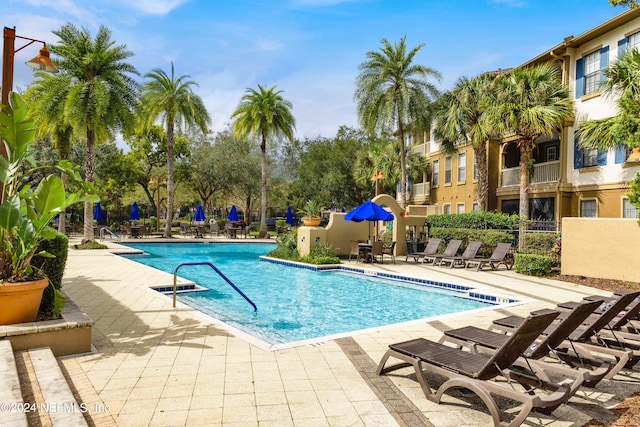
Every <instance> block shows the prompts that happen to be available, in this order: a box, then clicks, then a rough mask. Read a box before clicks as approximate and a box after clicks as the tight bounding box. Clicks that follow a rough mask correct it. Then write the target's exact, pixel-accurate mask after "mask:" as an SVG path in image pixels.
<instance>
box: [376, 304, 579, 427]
mask: <svg viewBox="0 0 640 427" xmlns="http://www.w3.org/2000/svg"><path fill="white" fill-rule="evenodd" d="M557 315H558V312H557V311H552V310H548V311H546V312H545V313H538V314H532V315H531V316H529V317H528V318H527V319H526V320H525V321H524V322H523V323H522V326H521V327H520V328H518V330H517V331H515V332H514V333H513V334H512V335H510V336H509V337H508V338H507V340H506V342H505V343H504V344H503V345H502V346H500V347H499V348H497V349H496V351H495V353H493V354H492V355H488V354H484V353H475V354H474V353H470V352H468V351H464V350H461V349H458V348H453V347H450V346H448V345H444V344H440V343H437V342H434V341H430V340H427V339H425V338H417V339H413V340H410V341H406V342H401V343H397V344H391V345H390V346H389V350H387V352H386V353H385V354H384V356H383V357H382V359H381V360H380V363H379V364H378V368H377V373H378V375H382V374H385V373H387V372H390V371H393V370H395V369H400V368H404V367H407V366H413V369H414V371H415V375H416V377H417V379H418V382H419V383H420V386H421V387H422V391H423V392H424V394H425V396H426V398H427V399H428V400H430V401H432V402H435V403H440V400H441V398H442V395H443V394H444V393H445V392H446V391H447V390H448V389H450V388H453V387H464V388H467V389H469V390H471V391H472V392H473V393H475V394H476V395H477V396H478V397H479V398H480V399H482V401H483V402H484V404H485V405H486V406H487V408H488V409H489V412H490V414H491V416H492V417H493V422H494V425H496V426H519V425H520V424H522V422H524V420H525V419H526V418H527V416H528V415H529V413H530V412H531V411H532V410H538V411H543V410H544V408H547V407H551V408H555V407H557V406H558V405H559V404H560V403H562V402H564V401H565V399H566V396H567V393H568V392H569V389H568V388H567V387H566V386H559V385H557V384H554V383H550V382H547V381H544V380H542V379H540V378H537V377H531V376H528V375H524V374H520V373H517V372H515V371H513V370H511V369H510V367H511V365H512V364H513V363H514V362H515V361H516V360H517V359H518V357H520V356H521V355H522V353H523V352H524V351H525V350H526V349H527V348H528V347H529V346H530V345H531V343H533V341H534V340H535V339H536V338H537V337H538V336H539V335H540V334H541V333H542V331H544V329H545V328H546V327H547V326H549V324H551V322H552V321H553V319H555V318H556V316H557ZM390 357H394V358H396V359H400V360H402V361H403V362H400V363H396V364H393V365H390V366H385V365H386V363H387V360H388V359H389V358H390ZM425 371H427V372H433V373H435V374H438V375H441V376H444V377H446V378H447V380H446V381H445V382H444V383H443V384H442V385H441V386H440V387H439V388H438V389H437V391H436V392H435V393H434V392H433V391H432V389H431V386H430V385H429V383H428V381H427V376H426V375H425ZM499 376H503V377H505V378H507V380H508V381H509V383H510V384H504V383H503V384H500V383H498V382H496V381H492V380H493V379H494V378H496V377H499ZM514 382H517V383H519V384H520V385H522V386H523V387H524V391H519V390H517V389H515V388H513V387H512V386H513V383H514ZM534 389H535V390H536V391H539V392H541V393H545V394H542V395H541V394H538V393H534V392H533V391H534ZM492 394H494V395H498V396H504V397H507V398H509V399H513V400H515V401H518V402H521V403H522V408H521V409H520V411H519V412H518V414H517V415H516V417H515V419H513V420H512V421H511V422H505V421H502V413H501V411H500V408H499V407H498V405H497V402H496V401H495V400H494V398H493V396H492Z"/></svg>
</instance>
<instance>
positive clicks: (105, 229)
mask: <svg viewBox="0 0 640 427" xmlns="http://www.w3.org/2000/svg"><path fill="white" fill-rule="evenodd" d="M105 231H106V232H107V233H109V234H111V235H112V236H113V237H115V238H116V241H118V242H119V241H120V236H119V235H118V233H116V232H115V231H113V230H112V229H110V228H109V227H102V228H101V229H100V240H104V234H105Z"/></svg>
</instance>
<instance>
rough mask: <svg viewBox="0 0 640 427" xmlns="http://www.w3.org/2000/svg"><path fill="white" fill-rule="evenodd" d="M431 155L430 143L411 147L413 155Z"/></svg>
mask: <svg viewBox="0 0 640 427" xmlns="http://www.w3.org/2000/svg"><path fill="white" fill-rule="evenodd" d="M428 153H429V143H428V142H426V143H424V144H419V145H414V146H413V147H411V154H422V155H423V156H425V155H427V154H428Z"/></svg>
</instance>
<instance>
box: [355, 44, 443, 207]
mask: <svg viewBox="0 0 640 427" xmlns="http://www.w3.org/2000/svg"><path fill="white" fill-rule="evenodd" d="M405 40H406V36H405V37H403V38H401V39H400V41H399V42H398V43H396V44H394V45H392V44H391V43H389V41H388V40H387V39H382V41H381V43H382V47H381V48H380V50H379V51H370V52H367V54H366V57H367V58H368V59H367V61H365V62H363V63H361V64H360V66H359V67H358V68H359V70H360V73H359V74H358V76H357V78H356V92H355V95H354V98H355V100H356V102H357V109H358V118H359V120H360V124H361V125H362V127H363V128H364V129H366V130H367V131H369V132H372V133H373V132H378V131H390V132H392V131H395V132H397V135H398V141H399V142H400V169H401V190H400V194H401V196H400V200H401V204H402V207H403V208H406V206H407V163H406V162H407V158H406V147H405V142H404V137H405V133H406V132H407V131H408V130H409V126H413V127H414V128H415V129H417V130H421V129H427V128H428V127H429V117H430V114H429V112H430V107H431V101H432V99H435V98H437V96H438V95H439V94H438V90H437V89H436V87H435V86H434V85H433V84H432V83H430V81H429V80H430V78H435V79H436V80H438V81H439V80H440V73H439V72H437V71H436V70H434V69H431V68H428V67H425V66H423V65H419V64H414V63H413V59H414V57H415V56H416V54H417V53H418V51H419V50H420V49H421V48H422V47H423V46H424V43H422V44H419V45H418V46H416V47H414V48H413V49H411V50H410V51H409V52H407V47H406V43H405Z"/></svg>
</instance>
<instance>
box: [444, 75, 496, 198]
mask: <svg viewBox="0 0 640 427" xmlns="http://www.w3.org/2000/svg"><path fill="white" fill-rule="evenodd" d="M494 78H495V74H494V73H483V74H480V75H479V76H476V77H474V78H473V79H468V78H466V77H462V78H460V79H459V80H458V81H457V82H456V85H455V87H454V88H453V89H452V90H451V91H450V92H447V93H445V94H444V95H443V96H442V97H441V98H440V99H439V100H438V109H437V111H436V114H435V116H436V119H435V122H436V123H435V129H434V131H435V132H434V133H435V136H436V139H439V140H441V141H442V144H441V146H442V149H443V151H444V152H446V153H454V152H456V151H457V150H458V147H459V146H460V145H464V144H468V143H471V145H472V146H473V151H474V153H475V155H476V162H477V165H478V186H477V202H478V206H479V207H480V210H486V209H487V201H488V197H489V178H488V175H489V173H488V170H487V141H488V139H489V132H488V129H486V128H485V126H484V123H483V122H482V121H481V120H480V118H481V117H482V113H483V108H484V106H483V105H484V104H485V103H486V99H487V96H489V95H490V92H491V90H492V87H493V86H492V83H493V80H494Z"/></svg>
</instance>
